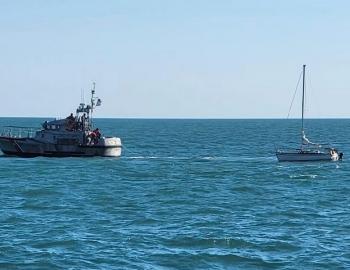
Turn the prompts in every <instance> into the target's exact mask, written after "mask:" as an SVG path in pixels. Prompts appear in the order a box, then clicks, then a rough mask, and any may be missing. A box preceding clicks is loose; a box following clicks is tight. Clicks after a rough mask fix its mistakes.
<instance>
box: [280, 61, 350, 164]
mask: <svg viewBox="0 0 350 270" xmlns="http://www.w3.org/2000/svg"><path fill="white" fill-rule="evenodd" d="M305 67H306V66H305V65H303V96H302V113H301V146H300V148H299V149H292V150H291V149H289V150H283V149H276V156H277V159H278V161H337V160H340V159H342V157H343V153H340V152H339V151H338V150H337V149H335V148H333V147H330V146H327V145H322V144H317V143H313V142H310V141H309V139H308V138H306V135H305V131H304V105H305V104H304V103H305Z"/></svg>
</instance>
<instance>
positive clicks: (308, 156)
mask: <svg viewBox="0 0 350 270" xmlns="http://www.w3.org/2000/svg"><path fill="white" fill-rule="evenodd" d="M276 156H277V159H278V161H280V162H282V161H289V162H294V161H336V160H339V156H338V155H333V156H332V155H330V154H329V153H302V152H301V153H283V152H282V153H281V152H280V153H276Z"/></svg>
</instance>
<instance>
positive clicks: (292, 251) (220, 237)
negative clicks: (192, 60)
mask: <svg viewBox="0 0 350 270" xmlns="http://www.w3.org/2000/svg"><path fill="white" fill-rule="evenodd" d="M43 120H44V119H35V118H33V119H30V118H0V126H4V125H25V126H38V125H39V124H40V122H42V121H43ZM96 125H98V126H99V127H100V128H101V129H102V131H103V132H104V133H105V134H110V135H117V136H120V137H121V138H122V142H123V144H124V149H123V156H122V157H121V158H97V157H96V158H42V157H38V158H15V157H4V156H2V157H1V158H0V269H350V210H349V209H350V196H349V194H350V144H349V143H350V120H306V126H307V134H308V135H309V137H310V140H314V141H317V142H320V141H326V142H327V141H329V142H333V143H334V144H335V146H337V147H338V148H339V149H340V150H342V151H343V152H344V160H343V161H342V162H314V163H278V162H277V161H276V158H275V155H274V147H275V144H276V145H279V144H284V143H287V142H292V141H296V142H298V141H299V137H298V136H299V133H300V132H299V129H300V122H299V121H297V120H127V119H118V120H117V119H97V120H96Z"/></svg>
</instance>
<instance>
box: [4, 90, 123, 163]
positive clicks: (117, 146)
mask: <svg viewBox="0 0 350 270" xmlns="http://www.w3.org/2000/svg"><path fill="white" fill-rule="evenodd" d="M94 95H95V83H94V84H93V89H92V90H91V104H88V105H86V104H85V103H80V105H79V107H78V108H77V110H76V115H75V116H74V115H73V114H71V115H70V116H69V117H67V118H66V119H59V120H53V121H49V122H48V121H45V122H44V123H43V124H42V128H41V129H40V130H35V129H33V128H26V127H16V126H7V127H5V130H4V131H3V132H2V134H0V149H1V151H2V152H3V153H4V154H5V155H14V156H21V157H36V156H45V157H92V156H103V157H119V156H120V155H121V148H122V144H121V140H120V138H117V137H104V136H102V135H101V133H100V130H99V129H98V128H95V129H94V127H93V123H92V114H93V111H94V109H95V108H96V107H97V106H100V105H101V99H99V98H97V97H95V96H94ZM23 135H24V136H23Z"/></svg>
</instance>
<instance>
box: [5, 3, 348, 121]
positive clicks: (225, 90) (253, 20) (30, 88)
mask: <svg viewBox="0 0 350 270" xmlns="http://www.w3.org/2000/svg"><path fill="white" fill-rule="evenodd" d="M349 8H350V3H348V2H347V1H322V0H318V1H313V0H308V1H301V0H293V1H277V0H275V1H269V0H265V1H262V0H255V1H250V0H247V1H229V0H221V1H205V0H187V1H185V0H176V1H165V0H162V1H161V0H147V1H141V0H138V1H137V0H134V1H133V0H114V1H108V0H104V1H89V0H85V1H80V0H75V1H63V0H61V1H54V0H52V1H35V0H33V1H25V0H22V1H10V0H8V1H3V0H0V10H1V16H0V41H1V42H0V59H1V61H0V83H1V88H0V89H1V90H0V93H1V97H2V106H0V116H53V117H64V116H66V115H68V114H69V113H70V112H71V111H74V110H75V108H76V106H77V105H78V103H79V102H80V101H81V89H84V90H85V95H86V99H87V98H88V90H89V89H90V87H91V83H92V81H96V87H97V94H98V95H99V96H100V98H101V99H102V100H103V106H102V107H100V108H99V110H98V111H97V112H96V116H97V117H142V118H148V117H156V118H285V117H286V116H287V113H288V109H289V105H290V102H291V99H292V96H293V92H294V89H295V86H296V83H297V80H298V76H299V74H300V71H301V68H302V64H304V63H305V64H306V65H307V89H308V91H307V116H308V117H322V118H323V117H348V116H349V115H350V106H349V102H350V91H349V87H350V76H349V74H350V53H349V51H350V49H349V44H350V35H349V30H350V18H349V16H348V10H349ZM299 114H300V95H298V96H297V99H296V101H295V104H294V107H293V110H292V117H298V116H299Z"/></svg>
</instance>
